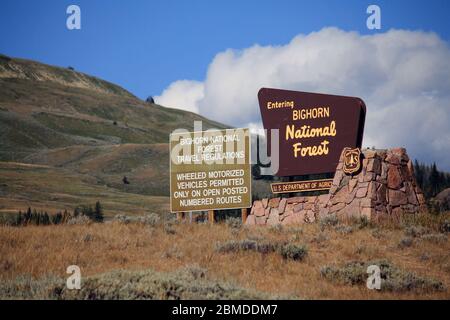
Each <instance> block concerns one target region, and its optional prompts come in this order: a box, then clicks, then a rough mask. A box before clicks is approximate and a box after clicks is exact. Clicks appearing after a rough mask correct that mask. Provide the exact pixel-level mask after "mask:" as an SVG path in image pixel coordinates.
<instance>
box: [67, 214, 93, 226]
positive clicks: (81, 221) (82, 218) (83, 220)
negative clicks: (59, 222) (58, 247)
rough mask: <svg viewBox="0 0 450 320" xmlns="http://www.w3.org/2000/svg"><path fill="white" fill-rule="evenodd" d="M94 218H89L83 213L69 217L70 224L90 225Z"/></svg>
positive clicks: (68, 222)
mask: <svg viewBox="0 0 450 320" xmlns="http://www.w3.org/2000/svg"><path fill="white" fill-rule="evenodd" d="M91 223H92V220H91V219H89V218H88V217H87V216H85V215H81V216H78V217H72V218H70V219H69V221H67V224H68V225H88V224H91Z"/></svg>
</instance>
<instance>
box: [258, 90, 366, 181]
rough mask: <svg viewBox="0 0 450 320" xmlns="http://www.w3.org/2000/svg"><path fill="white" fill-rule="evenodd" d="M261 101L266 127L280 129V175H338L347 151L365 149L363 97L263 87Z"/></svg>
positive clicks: (259, 96)
mask: <svg viewBox="0 0 450 320" xmlns="http://www.w3.org/2000/svg"><path fill="white" fill-rule="evenodd" d="M258 99H259V106H260V109H261V115H262V121H263V124H264V128H265V129H268V130H269V129H270V130H273V129H278V130H279V169H278V172H277V173H276V175H278V176H299V175H306V174H317V173H327V172H335V170H336V167H337V164H338V162H339V157H340V155H341V152H342V150H343V149H344V148H346V147H348V148H360V147H361V143H362V137H363V130H364V121H365V116H366V106H365V104H364V102H363V101H362V100H361V99H359V98H354V97H344V96H335V95H326V94H317V93H307V92H298V91H288V90H279V89H269V88H262V89H261V90H260V91H259V93H258ZM270 143H271V141H270V139H268V146H269V150H270Z"/></svg>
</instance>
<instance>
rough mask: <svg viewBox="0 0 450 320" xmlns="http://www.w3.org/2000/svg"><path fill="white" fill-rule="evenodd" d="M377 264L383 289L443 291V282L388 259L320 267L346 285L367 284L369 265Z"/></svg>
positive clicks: (336, 281)
mask: <svg viewBox="0 0 450 320" xmlns="http://www.w3.org/2000/svg"><path fill="white" fill-rule="evenodd" d="M370 265H377V266H378V267H379V268H380V272H381V274H380V276H381V290H382V291H395V292H404V291H443V290H446V289H445V287H444V285H443V283H442V282H440V281H437V280H434V279H430V278H424V277H419V276H417V275H415V274H414V273H411V272H407V271H404V270H402V269H399V268H397V267H396V266H394V265H393V264H392V263H390V262H389V261H386V260H378V261H369V262H361V261H352V262H349V263H346V264H345V265H343V266H342V267H337V266H324V267H322V268H321V269H320V273H321V276H322V277H324V278H325V279H327V280H328V281H331V282H334V283H339V284H346V285H363V284H364V285H365V284H366V281H367V277H368V274H367V267H368V266H370Z"/></svg>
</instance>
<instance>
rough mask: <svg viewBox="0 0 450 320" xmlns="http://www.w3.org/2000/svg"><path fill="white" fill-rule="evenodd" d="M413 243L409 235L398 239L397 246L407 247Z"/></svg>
mask: <svg viewBox="0 0 450 320" xmlns="http://www.w3.org/2000/svg"><path fill="white" fill-rule="evenodd" d="M412 245H413V239H412V238H410V237H405V238H402V239H401V240H400V242H399V243H398V247H399V248H400V249H404V248H409V247H411V246H412Z"/></svg>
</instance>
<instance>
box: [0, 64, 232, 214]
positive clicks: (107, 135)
mask: <svg viewBox="0 0 450 320" xmlns="http://www.w3.org/2000/svg"><path fill="white" fill-rule="evenodd" d="M194 121H202V122H203V128H204V129H209V128H217V129H221V128H225V127H227V126H225V125H223V124H221V123H218V122H214V121H211V120H208V119H206V118H204V117H201V116H199V115H197V114H194V113H191V112H186V111H182V110H178V109H171V108H166V107H163V106H160V105H157V104H153V103H148V102H145V101H142V100H140V99H139V98H137V97H135V96H134V95H133V94H131V93H130V92H128V91H126V90H125V89H123V88H121V87H119V86H117V85H115V84H112V83H109V82H107V81H104V80H102V79H99V78H96V77H93V76H89V75H86V74H84V73H81V72H77V71H75V70H72V69H69V68H61V67H55V66H50V65H46V64H42V63H38V62H35V61H30V60H24V59H16V58H11V57H8V56H5V55H0V172H1V174H0V212H13V211H16V210H18V209H22V210H23V209H24V208H26V207H28V206H32V207H36V208H41V209H45V210H50V211H52V210H60V209H65V208H67V209H73V208H74V207H75V206H76V205H79V204H83V203H92V202H93V201H96V200H101V201H102V203H103V204H104V206H105V209H106V211H107V212H109V213H110V214H115V213H127V214H142V213H145V212H149V211H156V212H162V211H166V210H167V209H168V199H167V196H168V192H169V174H168V167H169V166H168V162H169V158H168V151H169V150H168V140H169V134H170V132H172V131H173V130H174V129H176V128H185V129H188V130H192V129H193V124H194ZM124 176H126V177H127V178H128V180H129V182H130V184H124V183H123V182H122V179H123V177H124Z"/></svg>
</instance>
